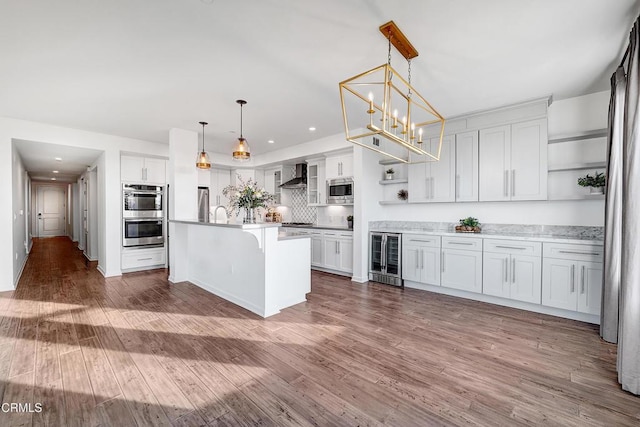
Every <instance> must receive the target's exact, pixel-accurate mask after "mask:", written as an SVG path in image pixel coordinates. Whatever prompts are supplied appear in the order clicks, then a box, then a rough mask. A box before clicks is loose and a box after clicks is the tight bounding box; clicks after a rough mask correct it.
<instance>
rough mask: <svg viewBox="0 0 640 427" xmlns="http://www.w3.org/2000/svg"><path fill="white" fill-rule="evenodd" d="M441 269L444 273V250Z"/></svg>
mask: <svg viewBox="0 0 640 427" xmlns="http://www.w3.org/2000/svg"><path fill="white" fill-rule="evenodd" d="M440 270H441V271H442V272H443V273H444V251H442V258H441V259H440Z"/></svg>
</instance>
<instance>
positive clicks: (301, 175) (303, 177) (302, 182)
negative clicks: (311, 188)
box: [280, 163, 307, 189]
mask: <svg viewBox="0 0 640 427" xmlns="http://www.w3.org/2000/svg"><path fill="white" fill-rule="evenodd" d="M306 187H307V164H306V163H298V164H296V176H295V177H294V178H293V179H291V180H289V181H287V182H285V183H284V184H282V185H280V188H290V189H296V188H306Z"/></svg>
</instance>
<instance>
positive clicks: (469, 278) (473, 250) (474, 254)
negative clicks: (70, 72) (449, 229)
mask: <svg viewBox="0 0 640 427" xmlns="http://www.w3.org/2000/svg"><path fill="white" fill-rule="evenodd" d="M441 257H442V258H441V260H440V263H441V265H440V266H441V270H440V284H441V285H442V286H444V287H447V288H454V289H460V290H463V291H468V292H477V293H481V292H482V239H475V238H467V237H443V238H442V254H441Z"/></svg>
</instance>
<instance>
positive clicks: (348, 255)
mask: <svg viewBox="0 0 640 427" xmlns="http://www.w3.org/2000/svg"><path fill="white" fill-rule="evenodd" d="M322 235H323V241H322V247H323V251H322V254H323V257H324V259H323V264H322V267H323V268H326V269H330V270H336V271H344V272H346V273H352V272H353V235H352V234H351V233H345V232H337V231H324V232H323V233H322Z"/></svg>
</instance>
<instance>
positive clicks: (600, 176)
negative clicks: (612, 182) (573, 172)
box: [578, 172, 606, 194]
mask: <svg viewBox="0 0 640 427" xmlns="http://www.w3.org/2000/svg"><path fill="white" fill-rule="evenodd" d="M605 184H606V178H605V176H604V172H595V175H594V176H591V175H589V174H587V175H586V176H583V177H580V178H578V185H579V186H580V187H589V191H590V193H591V194H604V185H605Z"/></svg>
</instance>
